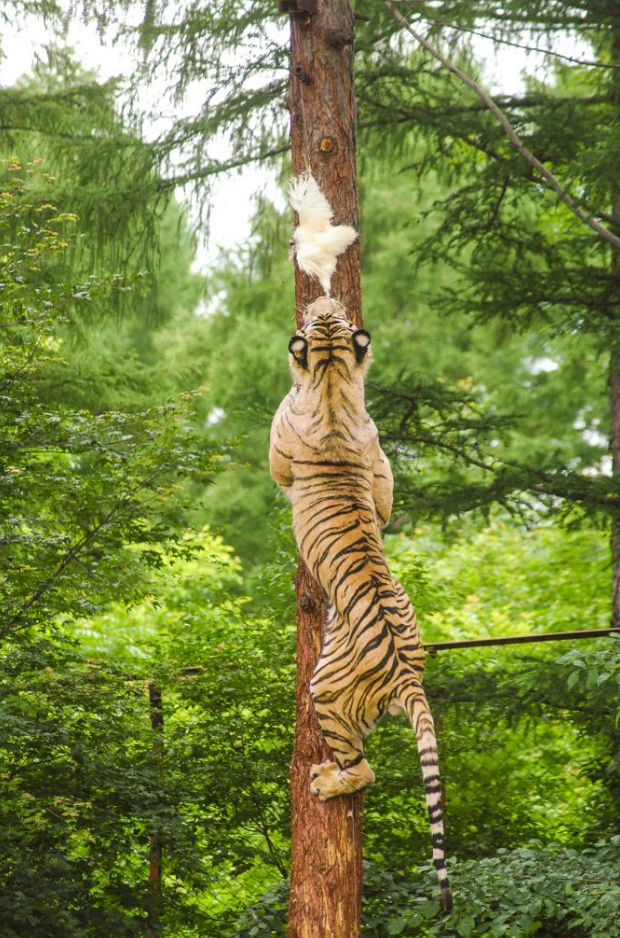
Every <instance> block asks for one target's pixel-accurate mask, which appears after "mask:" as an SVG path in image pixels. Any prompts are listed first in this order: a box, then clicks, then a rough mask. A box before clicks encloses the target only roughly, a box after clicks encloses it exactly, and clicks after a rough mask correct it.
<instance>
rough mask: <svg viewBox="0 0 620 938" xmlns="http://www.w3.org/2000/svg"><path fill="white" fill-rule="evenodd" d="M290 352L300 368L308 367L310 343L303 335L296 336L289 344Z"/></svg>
mask: <svg viewBox="0 0 620 938" xmlns="http://www.w3.org/2000/svg"><path fill="white" fill-rule="evenodd" d="M288 350H289V352H290V353H291V355H292V356H293V358H294V359H295V361H296V363H297V364H298V365H299V366H300V368H307V367H308V343H307V342H306V340H305V339H304V337H303V336H301V335H294V336H293V338H292V339H291V341H290V342H289V344H288Z"/></svg>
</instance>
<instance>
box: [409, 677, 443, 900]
mask: <svg viewBox="0 0 620 938" xmlns="http://www.w3.org/2000/svg"><path fill="white" fill-rule="evenodd" d="M403 705H404V707H405V710H406V712H407V715H408V716H409V719H410V720H411V724H412V726H413V730H414V732H415V737H416V742H417V746H418V753H419V755H420V765H421V767H422V779H423V782H424V794H425V798H426V807H427V808H428V816H429V819H430V825H431V839H432V843H433V865H434V867H435V869H436V870H437V878H438V880H439V889H440V892H441V904H442V906H443V908H444V910H445V911H446V912H450V911H451V909H452V907H453V902H452V891H451V889H450V883H449V880H448V872H447V870H446V859H445V842H444V827H443V791H442V787H441V779H440V777H439V759H438V756H437V738H436V736H435V727H434V724H433V717H432V715H431V711H430V708H429V706H428V701H427V700H426V694H425V693H424V689H423V687H422V685H421V684H417V685H416V686H415V687H414V688H412V692H411V694H410V695H408V696H407V697H406V699H405V700H403Z"/></svg>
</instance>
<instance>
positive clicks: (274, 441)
mask: <svg viewBox="0 0 620 938" xmlns="http://www.w3.org/2000/svg"><path fill="white" fill-rule="evenodd" d="M289 352H290V366H291V371H292V374H293V378H294V385H293V388H292V389H291V391H290V393H289V394H288V395H287V396H286V397H285V398H284V400H283V401H282V403H281V404H280V406H279V408H278V410H277V412H276V415H275V417H274V419H273V424H272V428H271V442H270V452H269V462H270V469H271V475H272V477H273V479H274V480H275V482H277V484H278V485H279V486H281V488H282V489H283V491H284V492H285V493H286V495H287V496H288V498H289V499H290V501H291V503H292V507H293V526H294V530H295V537H296V539H297V545H298V547H299V552H300V554H301V556H302V557H303V559H304V561H305V563H306V565H307V566H308V569H309V570H310V572H311V573H312V575H313V576H314V577H315V579H316V580H317V581H318V582H319V583H320V584H321V586H322V587H323V589H324V590H325V592H326V593H327V595H328V597H329V599H330V600H331V609H330V614H329V617H328V624H327V629H326V633H325V636H324V639H323V648H322V651H321V656H320V658H319V661H318V663H317V666H316V669H315V672H314V675H313V678H312V682H311V693H312V697H313V700H314V706H315V709H316V713H317V716H318V719H319V723H320V725H321V729H322V731H323V734H324V736H325V740H326V742H327V743H328V745H329V746H330V747H331V750H332V752H333V756H334V761H333V762H331V761H327V762H323V763H322V764H321V765H313V766H312V768H311V770H310V775H311V779H312V781H311V791H312V793H313V794H315V795H317V796H318V797H319V798H320V799H321V800H322V801H326V800H327V799H328V798H334V797H336V796H337V795H343V794H349V793H351V792H355V791H359V790H360V789H362V788H365V787H366V786H367V785H370V784H371V783H372V782H373V781H374V779H375V773H374V772H373V770H372V769H371V767H370V765H369V764H368V762H367V760H366V759H365V757H364V738H365V737H366V735H367V734H368V733H369V732H370V730H371V729H372V728H373V726H374V725H375V723H376V722H377V720H378V719H379V718H380V717H381V716H382V715H383V714H385V713H391V714H398V713H403V712H404V713H406V715H407V716H408V717H409V719H410V720H411V723H412V725H413V728H414V730H415V734H416V740H417V745H418V750H419V755H420V761H421V765H422V775H423V780H424V788H425V793H426V803H427V807H428V813H429V817H430V827H431V834H432V843H433V861H434V865H435V868H436V870H437V876H438V878H439V885H440V889H441V901H442V904H443V906H444V908H445V909H448V910H449V909H450V908H452V894H451V892H450V885H449V882H448V876H447V872H446V865H445V854H444V830H443V807H442V792H441V784H440V780H439V768H438V760H437V743H436V739H435V730H434V727H433V718H432V716H431V713H430V710H429V706H428V703H427V700H426V695H425V693H424V690H423V688H422V683H421V679H422V672H423V669H424V648H423V645H422V642H421V639H420V636H419V633H418V628H417V623H416V616H415V612H414V610H413V606H412V605H411V603H410V601H409V598H408V597H407V594H406V593H405V591H404V589H403V587H402V586H401V585H400V583H398V581H397V580H395V579H394V578H393V577H392V576H391V575H390V571H389V569H388V565H387V561H386V558H385V554H384V552H383V545H382V540H381V533H380V532H381V528H382V527H385V525H386V524H387V522H388V521H389V518H390V514H391V510H392V491H393V479H392V472H391V469H390V464H389V462H388V460H387V457H386V456H385V454H384V453H383V451H382V450H381V447H380V445H379V437H378V433H377V428H376V426H375V425H374V423H373V421H372V420H371V418H370V417H369V416H368V414H367V412H366V406H365V402H364V378H365V374H366V371H367V368H368V365H369V363H370V359H371V353H370V335H369V334H368V332H366V331H365V330H364V329H356V328H355V326H354V325H353V324H352V323H351V322H350V321H349V320H348V319H347V317H346V313H345V310H344V308H343V307H342V306H341V305H340V304H339V303H338V302H336V301H335V300H333V299H329V298H327V297H321V298H320V299H318V300H316V301H315V302H314V303H313V304H312V305H311V306H309V307H308V310H307V312H306V315H305V322H304V326H303V327H302V328H301V329H300V330H299V331H298V332H297V334H296V335H294V336H293V338H292V339H291V340H290V342H289Z"/></svg>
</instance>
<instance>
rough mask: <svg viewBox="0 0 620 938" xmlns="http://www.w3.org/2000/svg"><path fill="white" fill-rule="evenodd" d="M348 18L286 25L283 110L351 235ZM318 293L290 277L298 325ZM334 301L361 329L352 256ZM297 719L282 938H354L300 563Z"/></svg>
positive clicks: (340, 4)
mask: <svg viewBox="0 0 620 938" xmlns="http://www.w3.org/2000/svg"><path fill="white" fill-rule="evenodd" d="M353 25H354V20H353V13H352V11H351V8H350V6H349V3H348V0H318V3H317V12H316V14H315V15H312V16H308V17H307V18H306V21H305V22H304V21H303V18H302V17H291V72H290V90H289V107H290V112H291V146H292V163H293V173H294V175H298V174H300V173H302V172H304V171H305V170H307V169H310V170H311V171H312V174H313V175H314V178H315V179H316V181H317V182H318V184H319V186H320V187H321V189H322V191H323V192H324V193H325V195H326V196H327V198H328V199H329V201H330V203H331V205H332V208H333V209H334V224H350V225H353V226H354V227H355V228H357V229H359V202H358V192H357V179H356V168H355V122H356V109H355V98H354V91H353V38H354V32H353ZM321 293H322V291H321V288H320V287H319V285H318V283H317V282H316V281H314V280H310V278H309V277H307V276H306V275H305V274H303V273H302V272H301V271H299V270H297V269H296V271H295V299H296V305H297V324H298V325H301V323H302V316H303V310H304V309H305V307H306V306H307V305H308V304H309V303H311V302H312V301H313V300H315V299H316V298H317V297H318V296H320V295H321ZM332 295H333V296H334V297H335V298H336V299H338V300H340V302H341V303H342V304H343V305H344V307H345V308H346V310H347V313H348V315H349V317H350V318H351V320H352V321H353V322H355V324H356V325H358V326H361V325H362V312H361V290H360V248H359V244H358V243H356V244H354V245H352V246H351V247H350V248H349V249H348V251H347V252H346V253H345V254H344V255H343V256H342V257H341V258H339V260H338V266H337V268H336V272H335V274H334V277H333V278H332ZM296 589H297V713H296V726H295V742H294V748H293V758H292V764H291V810H292V830H291V833H292V857H291V878H290V884H291V885H290V902H289V919H288V930H287V935H288V938H359V935H360V928H361V898H362V795H361V794H358V795H354V796H348V797H345V798H336V799H334V800H333V801H329V802H326V803H322V802H320V801H319V800H318V798H316V797H315V796H314V795H312V794H310V775H309V772H310V766H311V765H312V764H313V763H315V762H323V761H324V760H325V759H328V758H331V754H330V752H329V750H328V748H327V747H326V745H325V742H324V740H323V735H322V733H321V730H320V728H319V725H318V722H317V719H316V716H315V713H314V707H313V704H312V699H311V697H310V690H309V684H310V678H311V676H312V672H313V671H314V668H315V665H316V662H317V659H318V656H319V654H320V650H321V640H322V633H323V629H324V626H325V615H326V608H327V603H326V597H325V595H324V593H323V592H322V590H321V589H320V587H319V586H318V585H317V584H316V583H315V581H314V580H313V578H312V577H311V576H310V574H309V573H308V570H307V569H306V567H305V566H304V564H303V563H302V562H301V560H300V562H299V569H298V572H297V579H296Z"/></svg>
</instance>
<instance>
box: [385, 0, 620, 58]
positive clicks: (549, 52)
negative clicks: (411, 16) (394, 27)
mask: <svg viewBox="0 0 620 938" xmlns="http://www.w3.org/2000/svg"><path fill="white" fill-rule="evenodd" d="M393 2H394V3H412V2H413V3H416V2H417V0H393ZM417 12H419V14H420V16H423V17H425V19H428V20H430V21H431V22H433V23H435V24H436V25H437V26H446V27H447V28H448V29H454V30H456V31H457V32H460V33H470V34H471V35H472V36H480V38H481V39H490V40H491V42H496V43H498V44H500V45H503V46H512V47H513V48H514V49H524V50H525V51H526V52H540V53H541V54H542V55H552V56H553V57H554V58H556V59H563V60H564V61H565V62H572V63H573V65H586V66H588V67H591V68H612V69H613V68H620V64H618V63H616V62H601V61H599V60H598V59H577V58H575V57H574V56H572V55H564V53H562V52H555V51H554V50H553V49H543V48H542V47H541V46H528V45H526V44H525V43H523V42H515V41H514V40H512V39H504V38H500V37H499V36H492V35H491V34H490V33H483V32H481V31H480V30H479V29H472V28H471V27H470V26H460V25H459V24H457V23H450V22H448V21H447V20H440V19H437V18H436V17H434V16H433V15H432V14H431V13H429V11H428V10H420V9H418V10H417Z"/></svg>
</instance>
